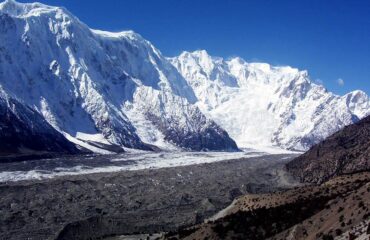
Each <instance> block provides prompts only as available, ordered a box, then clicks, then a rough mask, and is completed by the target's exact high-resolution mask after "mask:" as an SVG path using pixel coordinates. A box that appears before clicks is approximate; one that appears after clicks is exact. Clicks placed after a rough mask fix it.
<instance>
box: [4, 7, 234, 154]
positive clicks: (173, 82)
mask: <svg viewBox="0 0 370 240" xmlns="http://www.w3.org/2000/svg"><path fill="white" fill-rule="evenodd" d="M0 86H1V87H2V88H3V89H4V90H5V91H6V92H7V93H8V94H9V95H10V96H12V97H15V98H17V99H20V100H21V102H23V103H26V104H27V105H28V106H30V107H31V108H32V109H34V110H36V111H37V112H39V113H40V114H41V115H42V116H43V117H44V118H45V119H46V120H47V122H48V123H49V124H51V125H52V126H53V127H54V128H55V129H57V130H58V131H60V132H62V133H63V134H65V136H66V137H67V138H68V139H69V140H71V141H73V142H75V143H81V144H82V143H83V144H85V145H84V147H85V148H89V147H88V146H86V144H87V143H88V142H89V141H90V142H92V141H99V139H100V140H101V139H103V142H104V144H106V143H107V142H108V143H111V144H115V145H120V146H125V147H129V148H138V149H153V147H152V146H151V144H157V145H160V147H165V148H166V147H169V148H177V147H180V148H183V149H191V150H237V146H236V144H235V142H234V141H233V140H232V139H231V138H230V137H229V136H228V134H227V132H226V131H224V130H223V129H222V128H220V127H219V126H218V125H217V124H216V123H215V122H213V121H212V120H210V119H208V118H206V117H205V116H204V115H203V114H202V112H201V111H200V110H199V109H198V108H197V107H196V106H195V105H193V103H195V102H196V100H197V99H196V96H195V94H194V92H193V90H192V88H191V87H190V86H189V85H188V83H187V82H186V80H185V79H184V78H183V77H182V76H181V74H179V73H178V71H177V70H176V69H175V68H174V66H173V65H172V64H171V63H170V62H169V61H168V60H167V59H166V58H165V57H163V56H162V55H161V53H160V52H159V51H158V50H157V49H156V48H155V47H154V46H153V45H152V44H151V43H150V42H148V41H147V40H145V39H143V38H142V37H141V36H140V35H138V34H136V33H134V32H131V31H127V32H120V33H111V32H104V31H98V30H92V29H90V28H89V27H87V26H86V25H85V24H83V23H82V22H80V21H79V20H78V19H77V18H76V17H74V16H73V15H72V14H71V13H69V12H68V11H67V10H66V9H64V8H59V7H51V6H46V5H43V4H40V3H33V4H21V3H17V2H15V1H13V0H7V1H5V2H3V3H1V4H0ZM90 149H92V150H94V149H93V148H90Z"/></svg>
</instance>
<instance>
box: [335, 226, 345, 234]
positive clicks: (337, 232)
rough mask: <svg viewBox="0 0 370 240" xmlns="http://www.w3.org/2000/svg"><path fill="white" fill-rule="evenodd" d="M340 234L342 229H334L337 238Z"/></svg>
mask: <svg viewBox="0 0 370 240" xmlns="http://www.w3.org/2000/svg"><path fill="white" fill-rule="evenodd" d="M342 233H343V231H342V229H339V228H337V229H335V234H336V235H337V236H339V235H342Z"/></svg>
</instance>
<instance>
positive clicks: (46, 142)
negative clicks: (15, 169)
mask: <svg viewBox="0 0 370 240" xmlns="http://www.w3.org/2000/svg"><path fill="white" fill-rule="evenodd" d="M24 152H53V153H78V152H79V150H78V149H77V148H76V146H75V145H74V144H73V143H71V142H69V141H68V140H67V139H66V138H65V137H64V136H63V135H62V134H60V133H59V132H58V131H56V130H55V129H54V128H53V127H52V126H51V125H50V124H49V123H47V122H46V120H44V118H43V117H42V116H41V115H40V114H39V113H38V112H36V111H34V110H32V109H31V108H29V107H26V106H24V105H23V104H21V103H20V102H18V101H17V100H15V99H12V98H7V97H3V96H0V155H3V156H4V155H10V154H19V153H24Z"/></svg>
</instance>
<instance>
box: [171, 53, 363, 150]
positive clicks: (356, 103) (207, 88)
mask: <svg viewBox="0 0 370 240" xmlns="http://www.w3.org/2000/svg"><path fill="white" fill-rule="evenodd" d="M170 60H171V62H172V63H173V65H174V66H175V67H176V68H177V69H178V70H179V72H180V73H181V74H182V75H183V76H184V78H185V79H186V80H187V81H188V83H189V85H190V86H191V87H192V88H193V90H194V92H195V95H196V97H197V98H198V102H197V105H198V107H199V108H200V109H201V110H202V112H203V113H204V114H206V115H207V116H208V117H210V118H212V119H214V120H215V121H216V122H217V123H218V124H220V125H221V126H222V127H223V128H224V129H225V130H226V131H228V133H229V134H230V136H231V137H232V138H233V139H234V140H236V142H237V144H238V146H239V147H256V146H272V145H275V146H279V147H281V148H285V149H294V150H307V149H308V148H309V147H311V146H312V145H313V144H315V143H317V142H319V141H321V140H323V139H324V138H326V137H327V136H328V135H330V134H332V133H333V132H336V131H337V130H339V129H340V128H342V127H344V126H345V125H348V124H351V123H353V122H355V121H357V120H358V119H361V118H363V117H365V116H367V115H369V114H370V102H369V97H368V96H367V95H366V94H365V93H364V92H362V91H354V92H351V93H348V94H346V95H344V96H337V95H335V94H333V93H330V92H328V91H327V90H326V89H325V88H324V87H323V86H322V85H318V84H316V83H314V82H312V81H311V80H310V79H309V76H308V73H307V71H299V70H298V69H295V68H291V67H274V66H271V65H269V64H266V63H247V62H245V61H244V60H243V59H241V58H232V59H230V60H224V59H222V58H218V57H211V56H210V55H208V53H207V52H206V51H204V50H203V51H195V52H183V53H182V54H181V55H180V56H178V57H175V58H171V59H170Z"/></svg>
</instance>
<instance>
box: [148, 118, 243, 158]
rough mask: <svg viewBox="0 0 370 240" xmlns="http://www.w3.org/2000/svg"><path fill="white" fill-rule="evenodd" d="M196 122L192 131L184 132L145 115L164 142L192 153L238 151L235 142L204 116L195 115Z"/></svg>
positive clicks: (174, 124) (173, 125) (170, 124)
mask: <svg viewBox="0 0 370 240" xmlns="http://www.w3.org/2000/svg"><path fill="white" fill-rule="evenodd" d="M195 116H196V117H197V118H196V119H191V121H193V122H196V123H197V124H194V125H196V127H195V129H194V130H193V131H184V129H183V128H180V127H177V125H178V124H177V123H169V122H167V121H163V120H162V119H160V118H158V117H157V116H155V115H153V114H147V118H148V119H149V120H150V121H151V122H153V123H154V124H155V125H156V126H157V127H158V129H160V131H161V132H162V133H163V134H164V135H165V140H167V141H169V142H171V143H173V144H175V145H177V146H179V147H181V148H184V149H189V150H192V151H239V149H238V146H237V145H236V143H235V141H234V140H233V139H232V138H231V137H230V136H229V134H228V133H227V132H226V131H225V130H223V129H222V128H221V127H219V126H218V125H217V124H216V123H214V122H213V121H210V120H207V119H206V118H205V117H204V115H202V114H196V115H195Z"/></svg>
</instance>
